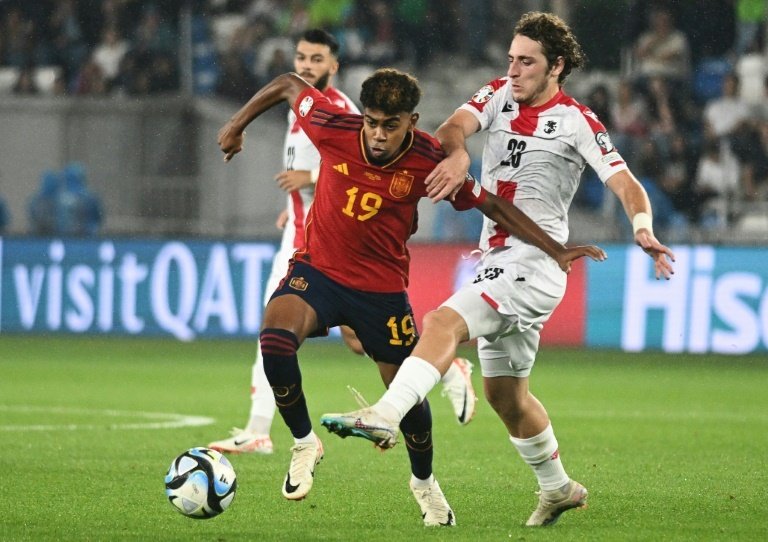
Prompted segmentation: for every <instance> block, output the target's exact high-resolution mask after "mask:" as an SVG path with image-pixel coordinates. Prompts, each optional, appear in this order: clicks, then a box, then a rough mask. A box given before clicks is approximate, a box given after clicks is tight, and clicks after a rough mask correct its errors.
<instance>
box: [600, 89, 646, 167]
mask: <svg viewBox="0 0 768 542" xmlns="http://www.w3.org/2000/svg"><path fill="white" fill-rule="evenodd" d="M608 118H609V119H610V124H611V127H612V131H611V140H612V141H613V144H614V145H615V146H616V148H618V149H619V151H620V152H621V154H622V156H623V157H624V159H625V160H627V161H629V162H633V161H634V155H635V150H636V148H637V144H636V142H637V140H638V139H640V138H643V137H645V136H646V135H647V134H648V108H647V106H646V104H645V101H644V100H643V98H642V97H641V96H639V95H637V94H636V93H635V90H634V87H633V86H632V83H631V82H630V81H629V80H626V79H623V80H621V81H619V85H618V88H617V91H616V99H615V100H613V101H612V102H611V104H610V106H609V116H608Z"/></svg>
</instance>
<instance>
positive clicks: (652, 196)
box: [619, 139, 688, 239]
mask: <svg viewBox="0 0 768 542" xmlns="http://www.w3.org/2000/svg"><path fill="white" fill-rule="evenodd" d="M635 164H636V166H635V167H636V169H635V171H636V172H637V177H638V180H639V181H640V184H642V185H643V187H644V188H645V191H646V192H647V193H648V199H649V200H650V201H651V207H652V208H653V224H654V227H655V228H658V229H659V231H661V232H663V233H662V234H663V236H664V238H670V237H671V238H674V239H682V238H684V237H685V232H686V231H687V225H688V220H687V218H686V217H685V216H684V215H683V214H682V213H680V212H679V211H678V210H677V209H676V208H675V206H674V204H673V202H672V199H671V198H670V195H669V194H668V193H667V192H666V191H665V190H664V189H663V186H662V179H663V175H664V162H663V160H662V159H661V155H660V154H659V150H658V148H657V146H656V144H655V143H654V141H653V140H652V139H646V140H644V141H643V143H642V145H641V146H640V149H639V154H638V159H637V160H636V162H635ZM620 211H621V212H620V214H622V215H623V212H624V211H623V209H620ZM619 223H620V224H622V226H623V227H624V228H626V232H625V233H626V235H627V237H628V238H632V232H631V231H630V229H629V227H628V225H627V222H626V220H619Z"/></svg>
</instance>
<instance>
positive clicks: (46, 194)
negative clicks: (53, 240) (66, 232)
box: [28, 170, 62, 236]
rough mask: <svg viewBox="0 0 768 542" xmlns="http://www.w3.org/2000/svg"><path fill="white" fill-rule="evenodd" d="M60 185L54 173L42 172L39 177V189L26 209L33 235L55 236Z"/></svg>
mask: <svg viewBox="0 0 768 542" xmlns="http://www.w3.org/2000/svg"><path fill="white" fill-rule="evenodd" d="M61 184H62V182H61V177H60V176H59V174H58V173H57V172H55V171H51V170H48V171H44V172H43V174H42V175H41V176H40V189H39V191H38V192H37V193H36V194H34V195H33V196H32V198H31V199H30V201H29V207H28V214H29V226H30V233H32V234H33V235H41V236H47V235H56V233H57V232H58V224H57V212H56V210H57V201H58V195H59V190H60V188H61Z"/></svg>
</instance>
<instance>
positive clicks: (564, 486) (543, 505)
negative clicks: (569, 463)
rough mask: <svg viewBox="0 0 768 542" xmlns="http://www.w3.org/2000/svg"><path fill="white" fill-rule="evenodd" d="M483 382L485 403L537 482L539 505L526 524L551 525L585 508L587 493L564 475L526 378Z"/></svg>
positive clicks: (549, 427)
mask: <svg viewBox="0 0 768 542" xmlns="http://www.w3.org/2000/svg"><path fill="white" fill-rule="evenodd" d="M483 382H484V386H485V395H486V397H487V399H488V402H489V403H490V405H491V407H492V408H493V409H494V410H495V411H496V413H497V414H498V415H499V417H500V418H501V420H502V422H503V423H504V425H505V426H506V428H507V431H508V432H509V435H510V441H511V442H512V444H513V445H514V446H515V448H516V449H517V451H518V453H519V454H520V456H521V457H522V458H523V460H524V461H525V462H526V463H528V465H530V467H531V468H532V469H533V472H534V474H535V475H536V478H537V479H538V482H539V487H540V493H539V503H538V506H537V507H536V510H534V512H533V513H532V514H531V516H530V517H529V518H528V521H527V522H526V525H527V526H542V527H543V526H547V525H552V524H554V523H555V522H556V521H557V520H558V518H559V517H560V515H561V514H562V513H563V512H565V511H567V510H570V509H572V508H583V507H585V506H586V501H587V490H586V488H584V486H582V485H581V484H579V483H578V482H576V481H574V480H571V479H570V478H569V477H568V475H567V474H566V472H565V469H564V468H563V465H562V462H561V460H560V453H559V450H558V444H557V439H556V438H555V434H554V431H553V430H552V425H551V424H550V421H549V416H548V415H547V411H546V409H545V408H544V406H543V405H542V404H541V402H540V401H539V400H538V399H537V398H536V397H535V396H534V395H533V394H532V393H531V392H530V391H529V389H528V378H516V377H511V376H501V377H494V378H484V379H483Z"/></svg>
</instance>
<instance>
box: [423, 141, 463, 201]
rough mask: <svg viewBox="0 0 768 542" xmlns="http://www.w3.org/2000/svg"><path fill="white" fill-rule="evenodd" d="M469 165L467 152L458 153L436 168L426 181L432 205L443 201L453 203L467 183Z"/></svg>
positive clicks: (445, 159) (444, 160)
mask: <svg viewBox="0 0 768 542" xmlns="http://www.w3.org/2000/svg"><path fill="white" fill-rule="evenodd" d="M469 163H470V160H469V154H468V153H467V152H466V151H456V152H454V153H452V154H451V155H450V156H447V157H445V158H444V159H443V161H442V162H440V163H439V164H437V166H435V169H433V170H432V172H431V173H430V174H429V175H427V178H426V179H425V180H424V183H425V184H426V185H427V197H429V199H431V200H432V203H437V202H438V201H440V200H442V199H449V200H451V201H453V199H454V198H455V197H456V193H457V192H458V191H459V189H460V188H461V187H462V185H463V184H464V183H465V182H466V179H467V172H468V171H469Z"/></svg>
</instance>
